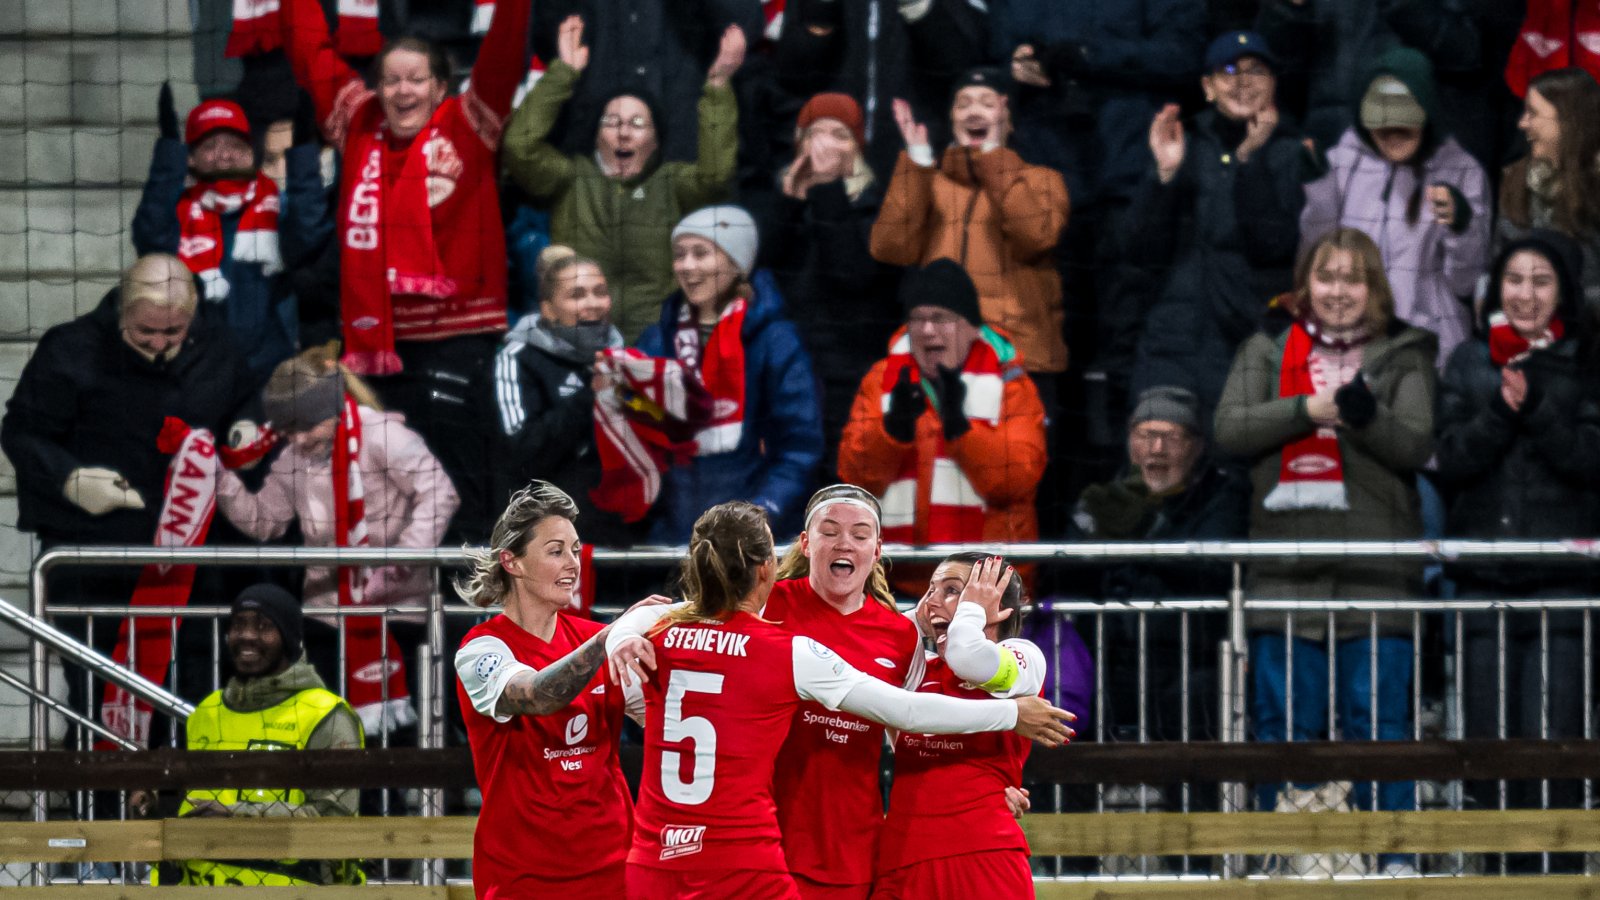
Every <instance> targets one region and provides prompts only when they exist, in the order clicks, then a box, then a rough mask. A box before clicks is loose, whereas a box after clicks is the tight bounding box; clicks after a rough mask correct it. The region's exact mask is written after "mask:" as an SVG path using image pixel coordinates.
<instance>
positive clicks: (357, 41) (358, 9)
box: [223, 0, 383, 57]
mask: <svg viewBox="0 0 1600 900" xmlns="http://www.w3.org/2000/svg"><path fill="white" fill-rule="evenodd" d="M336 11H337V12H338V14H339V27H338V30H337V31H335V32H334V36H333V40H334V49H336V50H338V51H339V53H340V54H341V55H343V56H372V55H373V54H375V53H377V52H378V51H379V50H382V49H383V35H382V33H380V32H379V31H378V0H339V3H338V6H337V9H336ZM282 23H283V19H282V0H233V30H232V31H230V32H229V33H228V46H227V48H226V50H224V51H223V52H224V53H225V55H227V56H230V57H240V56H252V55H254V54H257V53H266V52H267V51H269V50H276V49H278V48H279V47H282V46H283V24H282Z"/></svg>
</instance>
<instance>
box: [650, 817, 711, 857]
mask: <svg viewBox="0 0 1600 900" xmlns="http://www.w3.org/2000/svg"><path fill="white" fill-rule="evenodd" d="M705 836H706V827H705V826H704V825H663V826H661V858H662V859H676V858H678V857H680V856H688V855H690V854H691V853H699V852H700V851H701V850H703V849H705V847H704V841H705Z"/></svg>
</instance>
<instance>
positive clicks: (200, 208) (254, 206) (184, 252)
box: [132, 85, 327, 380]
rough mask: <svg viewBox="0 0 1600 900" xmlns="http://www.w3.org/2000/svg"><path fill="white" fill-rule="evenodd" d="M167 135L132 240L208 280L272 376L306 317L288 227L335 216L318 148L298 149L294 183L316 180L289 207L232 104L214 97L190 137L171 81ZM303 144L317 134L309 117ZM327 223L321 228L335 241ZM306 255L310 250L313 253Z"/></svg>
mask: <svg viewBox="0 0 1600 900" xmlns="http://www.w3.org/2000/svg"><path fill="white" fill-rule="evenodd" d="M157 118H158V121H159V122H160V133H161V137H160V138H159V139H158V140H157V141H156V146H155V152H154V155H153V157H152V159H151V161H150V177H149V179H148V180H147V181H146V182H145V186H144V193H143V195H142V196H141V197H140V199H139V207H138V209H137V210H136V211H135V212H134V216H133V229H132V230H133V246H134V249H135V250H137V251H138V252H139V254H140V255H145V254H149V253H172V254H175V255H176V256H177V257H178V258H179V259H181V260H183V263H184V265H185V266H186V267H188V269H189V271H190V272H193V273H194V274H195V276H196V277H198V278H199V279H200V286H201V292H202V299H204V300H205V301H206V302H207V303H211V304H215V308H217V309H219V310H220V312H221V313H222V314H221V315H220V316H219V317H218V318H219V319H221V321H223V322H224V323H226V325H227V327H228V331H229V332H230V333H231V334H232V335H233V337H234V339H235V341H236V342H237V343H238V345H239V347H240V348H241V349H243V350H244V352H245V355H246V362H247V364H248V365H249V367H250V370H251V372H252V373H253V374H254V375H256V376H257V377H258V378H259V379H263V380H264V379H265V378H266V376H267V374H268V373H270V372H271V371H272V367H273V366H275V365H277V364H278V363H279V362H281V361H282V360H284V359H286V358H288V357H289V356H290V355H291V354H293V353H294V351H295V347H296V342H297V341H298V338H299V326H298V315H297V311H296V309H295V302H294V297H293V295H292V293H291V289H290V282H289V276H288V272H287V269H290V268H293V267H295V266H296V265H299V264H300V263H302V262H304V260H298V259H294V258H291V259H289V260H288V264H287V265H286V264H285V259H284V254H285V253H286V252H290V253H291V254H292V253H293V251H294V250H295V248H298V247H300V244H297V243H296V242H295V241H293V240H288V241H285V242H284V244H283V245H282V246H281V247H280V242H279V229H280V226H282V227H283V228H284V229H285V230H286V231H290V232H291V233H292V231H293V229H294V228H296V227H300V228H301V231H302V232H310V231H312V230H314V229H311V228H308V227H306V226H305V225H302V224H301V223H305V222H308V221H311V222H314V221H316V220H318V219H325V218H326V216H327V203H326V198H325V197H323V196H322V195H321V193H320V187H321V183H322V182H321V175H320V170H319V169H318V163H317V160H316V157H315V154H314V153H308V154H306V155H304V156H298V155H292V156H291V157H290V158H289V159H290V160H291V161H292V162H293V163H294V168H295V169H296V170H297V171H293V172H290V173H289V177H288V179H287V181H286V184H288V185H290V186H291V187H292V188H297V189H300V188H306V187H307V186H309V191H308V193H309V196H307V197H306V198H305V202H299V203H293V204H289V206H291V207H293V208H294V209H295V212H294V214H293V215H292V216H288V217H281V216H280V214H281V213H283V212H284V208H283V204H282V203H281V201H282V200H283V197H282V196H280V193H279V186H278V184H277V182H275V181H273V179H272V178H270V177H268V176H267V175H266V174H265V173H263V172H262V171H261V170H260V169H259V168H258V166H257V159H256V152H255V148H254V146H253V145H252V143H251V135H250V123H249V120H248V119H246V118H245V113H244V110H243V109H242V108H241V107H240V106H239V105H238V104H237V103H234V102H233V101H231V100H207V101H206V102H204V103H201V104H200V105H199V106H196V107H195V108H194V109H193V110H192V111H190V113H189V118H188V121H187V123H186V125H185V128H184V135H183V140H182V141H181V142H180V141H179V140H178V114H177V112H176V110H174V109H173V105H172V88H171V87H170V86H168V85H163V86H162V88H161V99H160V102H159V107H158V114H157ZM300 130H301V132H303V133H304V134H303V137H304V141H303V142H310V141H312V140H314V132H313V130H312V128H311V127H310V125H309V123H307V125H306V126H304V127H302V128H301V129H300ZM325 230H326V229H325V228H324V229H323V230H322V231H319V232H318V233H319V234H321V235H322V237H323V238H325V237H326V234H325V233H324V232H325ZM303 255H310V254H309V253H307V254H303Z"/></svg>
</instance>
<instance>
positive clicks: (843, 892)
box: [794, 875, 872, 900]
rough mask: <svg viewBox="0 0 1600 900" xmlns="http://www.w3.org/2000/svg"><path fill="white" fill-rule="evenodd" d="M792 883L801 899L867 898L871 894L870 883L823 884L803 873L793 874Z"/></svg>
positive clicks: (858, 899) (864, 899)
mask: <svg viewBox="0 0 1600 900" xmlns="http://www.w3.org/2000/svg"><path fill="white" fill-rule="evenodd" d="M794 883H795V885H796V886H797V887H799V888H800V897H801V900H867V897H868V896H869V895H871V894H872V885H870V884H823V883H822V882H820V881H812V880H811V879H809V878H807V877H805V876H804V875H795V876H794Z"/></svg>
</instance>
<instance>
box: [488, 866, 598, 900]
mask: <svg viewBox="0 0 1600 900" xmlns="http://www.w3.org/2000/svg"><path fill="white" fill-rule="evenodd" d="M625 871H626V868H625V867H624V866H622V865H616V866H611V867H610V868H606V869H601V870H600V871H598V872H595V873H594V874H593V875H585V876H584V877H582V878H567V879H555V878H536V877H532V876H528V875H523V876H520V877H518V878H517V879H516V880H515V881H514V882H511V883H510V884H486V883H484V882H482V881H477V880H475V881H474V882H473V883H472V887H473V889H474V890H475V891H476V893H477V898H478V900H521V898H523V897H624V896H627V891H626V890H625V889H624V878H623V875H624V873H625Z"/></svg>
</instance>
